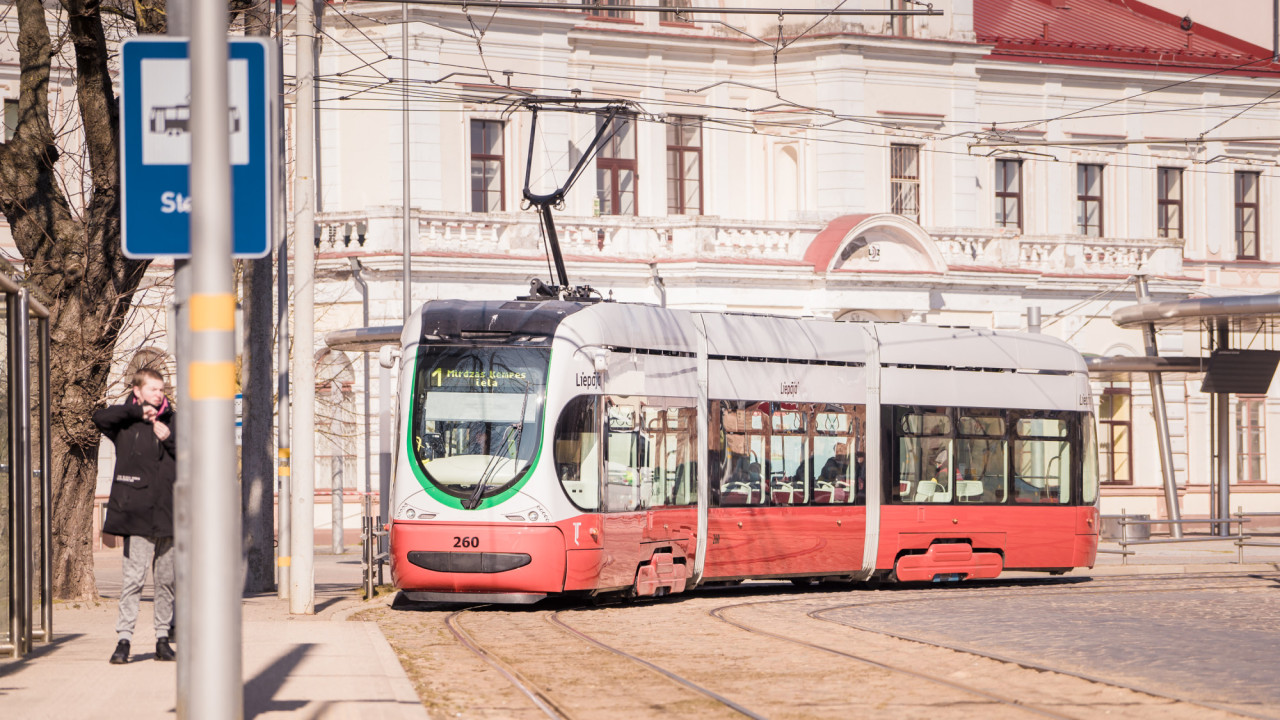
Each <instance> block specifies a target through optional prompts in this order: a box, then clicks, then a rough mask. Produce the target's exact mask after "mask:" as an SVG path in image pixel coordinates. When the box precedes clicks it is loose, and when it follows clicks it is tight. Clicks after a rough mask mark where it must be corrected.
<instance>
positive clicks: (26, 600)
mask: <svg viewBox="0 0 1280 720" xmlns="http://www.w3.org/2000/svg"><path fill="white" fill-rule="evenodd" d="M27 298H28V291H27V289H26V288H23V289H21V290H19V291H18V296H17V299H18V306H17V313H16V315H17V323H16V325H15V327H14V329H15V330H16V331H17V332H16V333H15V334H14V339H15V340H16V341H17V355H18V356H17V358H15V360H16V361H17V362H15V363H14V364H13V365H11V366H10V367H11V368H13V370H12V377H13V379H14V381H15V382H14V385H15V386H16V387H11V388H10V392H12V393H13V394H14V396H15V397H16V398H17V401H18V414H17V417H16V418H15V419H16V420H17V422H16V423H15V424H14V425H13V426H12V427H13V429H12V431H11V434H12V437H13V438H14V440H15V442H14V444H13V445H14V448H15V449H16V450H17V452H15V453H14V455H13V458H14V467H13V468H12V469H11V470H10V472H11V473H13V474H14V475H15V476H16V477H17V478H18V484H17V492H16V493H15V494H14V497H13V501H12V502H13V506H14V509H15V510H16V513H15V516H16V517H15V518H14V520H15V522H14V524H13V529H14V533H13V535H12V537H10V540H9V541H10V543H11V544H12V547H13V548H14V549H15V550H16V551H17V552H16V557H14V559H13V562H14V564H15V565H16V566H17V568H18V577H19V580H18V583H17V584H16V585H14V586H13V587H12V588H11V589H10V592H11V593H12V600H11V602H16V603H17V604H18V633H17V634H16V635H14V636H13V637H12V638H11V639H12V640H13V644H14V646H15V647H17V648H18V653H17V654H18V655H26V654H27V653H29V652H31V605H32V601H33V599H34V598H32V580H33V578H32V573H33V572H34V567H33V566H32V558H31V555H32V546H31V365H30V363H31V352H30V349H31V320H30V313H29V307H30V306H29V305H28V302H27Z"/></svg>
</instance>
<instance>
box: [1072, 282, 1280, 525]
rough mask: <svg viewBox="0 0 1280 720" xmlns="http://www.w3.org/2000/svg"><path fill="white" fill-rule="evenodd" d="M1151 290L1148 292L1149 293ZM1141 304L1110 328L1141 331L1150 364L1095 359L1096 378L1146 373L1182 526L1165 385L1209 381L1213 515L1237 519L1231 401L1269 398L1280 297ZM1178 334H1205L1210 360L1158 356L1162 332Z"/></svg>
mask: <svg viewBox="0 0 1280 720" xmlns="http://www.w3.org/2000/svg"><path fill="white" fill-rule="evenodd" d="M1142 285H1145V283H1142ZM1143 289H1145V288H1143ZM1139 298H1140V301H1139V302H1138V303H1137V304H1136V305H1131V306H1129V307H1125V308H1121V309H1119V310H1116V311H1115V312H1114V313H1113V314H1112V316H1111V319H1112V322H1114V323H1115V324H1116V325H1117V326H1119V327H1122V328H1138V329H1141V330H1143V335H1144V338H1145V341H1146V357H1138V358H1123V357H1117V358H1092V359H1090V362H1089V369H1090V372H1091V373H1093V374H1106V373H1116V372H1128V373H1137V372H1145V373H1147V374H1148V375H1147V377H1148V379H1149V381H1150V382H1151V395H1152V401H1153V409H1154V411H1155V420H1156V435H1157V440H1158V441H1159V444H1160V451H1161V452H1160V460H1161V462H1160V465H1161V469H1162V471H1163V477H1164V489H1165V495H1166V505H1167V507H1168V508H1169V519H1170V520H1173V521H1175V522H1176V521H1178V520H1180V519H1181V518H1180V517H1179V513H1178V503H1177V494H1176V492H1177V488H1176V485H1175V483H1174V478H1173V461H1172V453H1171V450H1170V447H1169V418H1168V415H1167V413H1166V412H1165V407H1164V394H1163V389H1162V387H1161V385H1160V377H1161V375H1162V374H1163V373H1192V374H1200V373H1203V375H1204V382H1203V384H1202V385H1201V388H1200V389H1201V392H1204V393H1207V394H1208V395H1209V399H1210V417H1211V418H1212V419H1213V433H1212V434H1211V436H1210V441H1211V455H1212V456H1213V459H1214V462H1213V464H1212V469H1211V472H1212V476H1211V478H1210V482H1209V487H1210V495H1211V502H1210V508H1211V513H1210V514H1211V515H1212V516H1213V517H1216V518H1222V519H1226V518H1229V517H1230V515H1231V453H1230V452H1229V447H1230V439H1231V429H1232V426H1231V395H1232V394H1259V395H1261V394H1265V393H1266V392H1267V389H1268V387H1269V386H1270V385H1271V380H1272V377H1273V376H1274V374H1275V370H1276V365H1277V362H1280V350H1277V349H1276V330H1277V324H1278V323H1280V294H1268V295H1243V296H1230V297H1212V298H1188V299H1185V300H1167V301H1161V302H1153V301H1150V300H1149V299H1147V297H1146V293H1145V292H1142V290H1141V289H1140V291H1139ZM1161 329H1176V330H1183V331H1190V332H1200V333H1203V334H1204V338H1205V340H1207V342H1203V343H1202V345H1203V346H1204V347H1205V348H1207V349H1208V351H1209V355H1208V356H1207V357H1185V358H1179V357H1160V356H1159V354H1158V348H1157V347H1156V332H1157V330H1161ZM1170 528H1171V531H1172V534H1173V535H1174V537H1181V528H1180V526H1179V525H1176V524H1173V525H1171V526H1170ZM1216 534H1219V535H1223V536H1226V535H1229V534H1230V529H1229V525H1228V523H1226V522H1220V523H1217V524H1216Z"/></svg>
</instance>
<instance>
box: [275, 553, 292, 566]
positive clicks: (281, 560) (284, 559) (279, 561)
mask: <svg viewBox="0 0 1280 720" xmlns="http://www.w3.org/2000/svg"><path fill="white" fill-rule="evenodd" d="M292 564H293V558H291V557H288V556H287V555H286V556H281V557H278V558H276V565H279V566H280V567H289V566H290V565H292Z"/></svg>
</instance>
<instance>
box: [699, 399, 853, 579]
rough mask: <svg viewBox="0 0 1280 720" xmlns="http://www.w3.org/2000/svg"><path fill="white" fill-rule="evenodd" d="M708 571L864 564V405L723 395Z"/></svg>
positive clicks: (841, 568) (714, 422) (770, 571)
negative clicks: (728, 398)
mask: <svg viewBox="0 0 1280 720" xmlns="http://www.w3.org/2000/svg"><path fill="white" fill-rule="evenodd" d="M713 405H714V406H715V407H714V411H713V412H712V416H711V426H712V448H711V450H712V452H711V456H712V458H713V460H712V467H711V483H712V493H711V496H712V510H711V513H710V519H711V522H710V527H709V531H710V533H711V537H710V539H709V540H710V542H709V544H708V552H707V564H708V575H709V576H724V577H735V576H747V575H787V574H796V575H800V574H828V573H830V574H844V573H848V572H851V571H853V570H856V569H858V568H859V567H860V565H861V553H862V545H863V541H864V536H865V518H866V513H865V508H864V507H859V505H860V504H861V503H862V502H863V493H862V492H861V489H860V486H859V483H860V481H862V480H863V479H864V478H865V474H864V473H865V463H864V462H862V460H861V459H862V458H864V457H865V436H866V434H865V428H866V423H865V407H864V406H857V405H841V404H829V403H787V402H759V403H749V402H741V401H718V402H717V403H713Z"/></svg>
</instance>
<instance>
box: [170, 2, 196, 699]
mask: <svg viewBox="0 0 1280 720" xmlns="http://www.w3.org/2000/svg"><path fill="white" fill-rule="evenodd" d="M165 8H166V12H167V13H168V20H169V22H168V29H167V34H168V35H169V36H171V37H186V35H187V33H188V31H189V30H190V28H191V13H190V7H189V0H169V1H168V3H167V4H166V6H165ZM173 296H174V297H173V307H174V313H173V315H174V322H175V323H176V324H177V328H175V329H174V330H173V332H171V333H170V335H171V337H172V338H173V343H174V347H173V358H174V361H175V364H176V366H177V367H176V370H177V377H175V378H174V379H173V387H174V388H175V390H176V393H177V397H176V398H175V400H176V405H177V410H178V412H182V413H185V412H187V411H188V410H189V409H190V408H191V405H190V403H189V402H188V401H189V400H190V399H191V398H190V396H189V395H188V393H187V390H188V389H189V386H190V384H191V383H190V372H189V368H190V365H191V352H190V349H191V325H190V322H189V320H190V317H191V313H190V310H191V308H190V303H191V262H190V261H188V260H182V259H179V260H174V262H173ZM193 438H194V436H193V435H192V434H191V433H190V432H189V431H187V430H186V429H185V428H179V429H178V437H177V439H176V440H175V443H174V444H175V445H176V446H177V447H176V450H177V455H176V456H175V458H174V460H175V463H176V465H177V478H176V480H175V482H174V484H173V556H174V557H173V559H174V563H173V571H174V578H173V586H174V587H173V595H174V598H173V607H174V623H175V627H174V628H171V632H173V634H174V635H176V636H177V637H179V638H184V640H183V641H182V642H185V638H189V637H191V632H192V628H193V627H194V625H193V623H192V617H191V612H190V611H191V609H193V608H194V607H195V606H194V605H193V604H192V602H191V572H190V570H191V568H192V565H191V447H192V445H193V442H192V440H193ZM175 684H176V685H177V715H178V717H179V718H186V717H188V716H189V715H188V712H187V709H188V707H189V706H190V697H191V658H190V657H189V656H188V655H187V653H186V652H182V653H179V655H178V670H177V679H176V681H175Z"/></svg>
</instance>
